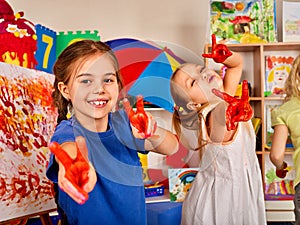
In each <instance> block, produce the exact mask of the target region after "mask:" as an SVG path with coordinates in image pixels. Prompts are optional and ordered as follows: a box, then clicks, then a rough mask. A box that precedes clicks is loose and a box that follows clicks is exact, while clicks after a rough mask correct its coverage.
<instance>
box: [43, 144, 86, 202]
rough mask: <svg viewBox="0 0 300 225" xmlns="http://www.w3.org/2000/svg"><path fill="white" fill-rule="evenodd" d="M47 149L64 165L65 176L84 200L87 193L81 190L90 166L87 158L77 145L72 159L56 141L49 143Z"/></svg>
mask: <svg viewBox="0 0 300 225" xmlns="http://www.w3.org/2000/svg"><path fill="white" fill-rule="evenodd" d="M49 149H50V150H51V152H52V153H53V154H54V155H55V157H56V158H57V159H58V160H59V161H60V162H61V163H62V164H63V166H64V167H65V170H66V174H65V177H66V178H67V179H68V180H69V181H70V182H71V183H72V184H73V186H74V187H75V188H76V189H77V190H78V192H80V193H81V194H82V195H83V196H84V198H85V200H87V199H88V193H87V192H86V191H84V190H83V187H84V185H85V184H86V183H87V182H88V180H89V176H88V173H89V169H90V166H89V163H88V162H87V160H86V159H85V158H84V156H83V155H82V154H81V151H80V150H79V148H78V146H77V156H76V158H75V159H72V158H71V157H70V156H69V155H68V153H66V152H65V151H64V150H63V148H62V147H61V146H60V145H59V144H58V143H57V142H51V143H50V144H49ZM82 150H84V149H82ZM85 150H87V149H85Z"/></svg>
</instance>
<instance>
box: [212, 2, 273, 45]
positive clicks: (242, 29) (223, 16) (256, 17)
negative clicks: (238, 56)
mask: <svg viewBox="0 0 300 225" xmlns="http://www.w3.org/2000/svg"><path fill="white" fill-rule="evenodd" d="M210 24H211V26H210V31H211V33H213V34H215V35H216V37H217V39H218V40H217V41H220V40H223V41H224V42H226V43H243V44H245V43H267V42H277V29H276V2H275V1H274V0H244V1H240V0H226V1H220V0H210Z"/></svg>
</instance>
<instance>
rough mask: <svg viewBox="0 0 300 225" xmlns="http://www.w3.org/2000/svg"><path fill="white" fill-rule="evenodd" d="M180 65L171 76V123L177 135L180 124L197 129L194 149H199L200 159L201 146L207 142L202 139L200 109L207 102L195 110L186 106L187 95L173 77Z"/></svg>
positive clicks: (179, 130)
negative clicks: (172, 107) (196, 140)
mask: <svg viewBox="0 0 300 225" xmlns="http://www.w3.org/2000/svg"><path fill="white" fill-rule="evenodd" d="M180 69H181V67H179V68H177V69H176V70H175V72H174V73H173V75H172V77H171V82H170V91H171V95H172V98H173V101H174V103H175V106H174V112H173V116H172V125H173V127H174V130H175V132H176V134H177V135H178V137H179V138H180V136H181V126H183V127H185V128H187V129H197V130H198V131H199V135H198V147H197V148H196V149H194V150H199V157H200V160H201V158H202V154H203V147H204V146H205V145H206V144H207V140H204V139H203V132H202V127H203V125H204V124H203V121H204V119H203V114H202V111H203V109H204V108H206V107H207V106H208V103H206V104H203V105H201V106H199V107H197V109H196V110H190V109H188V107H187V104H188V102H190V100H191V99H190V98H189V96H188V95H187V94H186V93H185V92H184V91H183V90H182V89H181V88H180V87H179V86H178V84H176V83H175V82H174V77H175V75H176V74H177V72H178V71H179V70H180Z"/></svg>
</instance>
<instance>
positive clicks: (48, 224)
mask: <svg viewBox="0 0 300 225" xmlns="http://www.w3.org/2000/svg"><path fill="white" fill-rule="evenodd" d="M54 211H56V209H53V210H48V211H45V212H40V213H37V214H32V215H28V216H23V217H18V218H14V219H11V220H7V221H3V222H0V225H25V224H27V220H29V219H30V218H32V217H35V216H38V217H39V218H40V220H41V222H42V225H56V224H53V223H52V221H51V218H50V214H49V213H50V212H54ZM18 220H20V223H16V221H18Z"/></svg>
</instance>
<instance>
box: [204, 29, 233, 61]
mask: <svg viewBox="0 0 300 225" xmlns="http://www.w3.org/2000/svg"><path fill="white" fill-rule="evenodd" d="M211 39H212V48H211V53H208V54H202V56H203V57H204V58H212V59H213V60H214V61H215V62H216V63H222V62H224V61H225V60H226V59H227V58H228V57H229V56H231V55H232V52H231V51H230V50H229V49H228V48H227V46H226V45H224V44H217V43H216V35H215V34H212V35H211Z"/></svg>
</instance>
